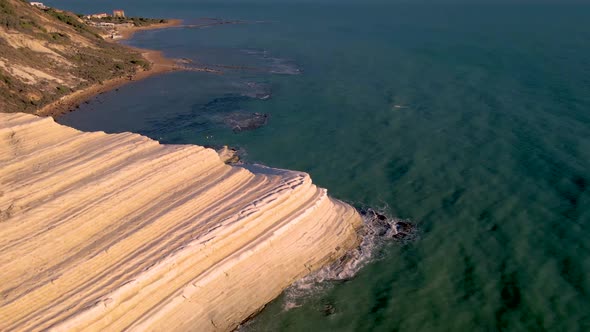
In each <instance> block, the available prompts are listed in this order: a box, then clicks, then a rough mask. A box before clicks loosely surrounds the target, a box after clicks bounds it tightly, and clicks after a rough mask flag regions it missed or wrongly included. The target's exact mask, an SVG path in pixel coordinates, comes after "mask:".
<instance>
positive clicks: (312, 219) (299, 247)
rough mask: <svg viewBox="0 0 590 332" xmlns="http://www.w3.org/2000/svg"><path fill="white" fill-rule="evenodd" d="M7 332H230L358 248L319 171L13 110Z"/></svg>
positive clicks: (4, 252)
mask: <svg viewBox="0 0 590 332" xmlns="http://www.w3.org/2000/svg"><path fill="white" fill-rule="evenodd" d="M0 210H1V212H0V267H1V269H0V330H6V331H25V330H26V331H40V330H57V331H77V330H86V331H121V330H125V329H128V330H134V331H152V330H153V331H187V330H194V331H210V330H222V331H227V330H231V329H232V328H234V327H235V326H236V325H238V324H239V323H240V322H241V321H243V320H244V319H246V318H247V317H248V316H250V315H251V314H252V313H255V312H256V311H257V310H258V309H260V308H261V307H262V306H263V305H264V304H266V303H268V302H269V301H271V300H272V299H273V298H275V297H276V296H277V295H279V294H280V292H281V291H282V290H283V289H284V288H286V287H287V286H288V285H290V284H291V283H292V282H293V281H295V280H296V279H298V278H300V277H302V276H304V275H306V274H308V273H309V272H310V271H313V270H316V269H318V268H319V267H321V266H322V265H325V264H326V263H328V262H330V261H332V260H334V259H336V258H338V257H340V256H342V255H343V254H344V252H345V251H346V250H348V249H350V248H352V247H354V246H356V245H357V243H358V237H357V230H358V228H359V227H361V218H360V216H359V215H358V213H357V212H356V211H355V210H354V209H353V208H352V207H351V206H349V205H347V204H345V203H342V202H340V201H338V200H335V199H332V198H330V197H328V196H327V194H326V190H324V189H320V188H317V187H316V186H315V185H313V184H312V182H311V179H310V178H309V176H308V175H307V174H305V173H300V172H292V171H284V172H277V174H254V173H252V172H250V171H248V170H246V169H244V168H240V167H232V166H228V165H225V164H224V163H223V162H222V161H221V160H220V159H219V157H218V155H217V154H216V153H215V151H213V150H211V149H205V148H203V147H200V146H190V145H182V146H181V145H161V144H159V143H158V142H156V141H153V140H151V139H148V138H146V137H143V136H140V135H137V134H131V133H123V134H105V133H102V132H94V133H84V132H80V131H78V130H75V129H72V128H68V127H65V126H61V125H59V124H56V123H55V122H54V121H53V120H52V119H51V118H39V117H36V116H32V115H26V114H5V113H0Z"/></svg>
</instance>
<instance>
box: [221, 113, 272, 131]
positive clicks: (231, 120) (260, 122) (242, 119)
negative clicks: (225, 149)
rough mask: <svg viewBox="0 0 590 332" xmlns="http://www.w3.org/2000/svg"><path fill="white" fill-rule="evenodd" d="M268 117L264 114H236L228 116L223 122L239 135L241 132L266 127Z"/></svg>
mask: <svg viewBox="0 0 590 332" xmlns="http://www.w3.org/2000/svg"><path fill="white" fill-rule="evenodd" d="M268 117H269V115H268V114H264V113H241V112H235V113H230V114H228V115H227V116H226V117H225V118H224V120H223V122H224V123H225V124H226V125H228V126H230V127H231V128H232V130H233V131H234V132H235V133H237V132H240V131H247V130H254V129H257V128H260V127H262V126H264V125H266V123H267V122H268Z"/></svg>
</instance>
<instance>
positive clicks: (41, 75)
mask: <svg viewBox="0 0 590 332" xmlns="http://www.w3.org/2000/svg"><path fill="white" fill-rule="evenodd" d="M157 21H158V22H159V20H157ZM149 67H150V64H149V62H147V61H146V60H145V59H144V58H143V57H142V56H141V54H140V53H138V52H137V51H135V50H132V49H130V48H128V47H125V46H122V45H119V44H116V43H112V42H108V41H105V40H103V39H102V38H101V37H100V35H99V34H98V31H97V30H95V29H94V28H93V27H91V26H89V25H87V24H86V23H84V21H83V20H82V19H81V18H80V17H78V16H77V15H76V14H73V13H70V12H66V11H60V10H57V9H49V10H39V9H37V8H35V7H33V6H31V5H30V4H29V3H28V2H25V1H22V0H0V111H1V112H28V113H33V112H35V111H37V110H38V109H40V108H41V107H43V106H44V105H46V104H48V103H51V102H53V101H55V100H56V99H58V98H60V97H61V96H63V95H65V94H67V93H70V92H72V91H75V90H79V89H82V88H84V87H87V86H90V85H94V84H101V83H102V82H104V81H106V80H109V79H113V78H118V77H128V76H130V75H134V74H135V73H136V72H137V71H138V70H146V69H149Z"/></svg>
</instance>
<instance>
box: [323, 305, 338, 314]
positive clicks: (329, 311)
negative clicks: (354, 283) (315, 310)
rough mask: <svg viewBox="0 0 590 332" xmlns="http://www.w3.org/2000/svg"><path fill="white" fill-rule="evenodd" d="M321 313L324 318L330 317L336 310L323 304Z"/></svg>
mask: <svg viewBox="0 0 590 332" xmlns="http://www.w3.org/2000/svg"><path fill="white" fill-rule="evenodd" d="M321 311H322V313H323V314H324V316H330V315H332V314H333V313H334V312H336V309H335V308H334V306H333V305H331V304H325V305H324V307H323V308H322V310H321Z"/></svg>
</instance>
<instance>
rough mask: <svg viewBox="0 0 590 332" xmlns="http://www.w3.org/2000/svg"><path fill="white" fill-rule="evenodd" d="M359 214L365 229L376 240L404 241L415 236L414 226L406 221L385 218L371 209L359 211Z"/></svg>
mask: <svg viewBox="0 0 590 332" xmlns="http://www.w3.org/2000/svg"><path fill="white" fill-rule="evenodd" d="M359 213H360V214H361V215H362V216H363V217H364V219H365V222H366V229H367V230H368V231H369V232H370V233H372V234H373V235H374V236H376V237H378V238H384V239H396V240H400V241H406V240H411V239H412V238H413V237H414V235H415V234H416V226H415V225H414V224H412V223H410V222H408V221H405V220H399V219H393V218H387V216H385V215H383V214H380V213H378V212H376V211H375V210H373V209H367V210H364V209H361V210H360V211H359Z"/></svg>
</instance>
